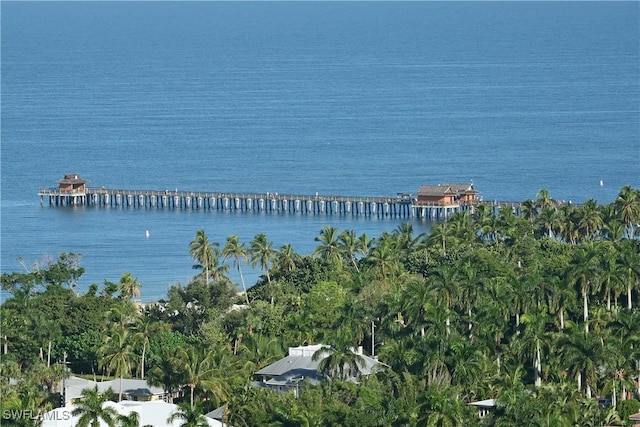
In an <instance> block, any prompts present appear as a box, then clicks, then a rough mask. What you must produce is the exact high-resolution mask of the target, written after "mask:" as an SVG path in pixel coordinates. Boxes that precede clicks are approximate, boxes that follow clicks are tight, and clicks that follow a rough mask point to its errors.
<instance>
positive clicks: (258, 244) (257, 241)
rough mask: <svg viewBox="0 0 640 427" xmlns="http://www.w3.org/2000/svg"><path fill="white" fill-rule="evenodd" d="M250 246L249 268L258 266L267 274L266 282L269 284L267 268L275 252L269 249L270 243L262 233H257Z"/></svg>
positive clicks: (269, 277)
mask: <svg viewBox="0 0 640 427" xmlns="http://www.w3.org/2000/svg"><path fill="white" fill-rule="evenodd" d="M250 246H251V249H250V250H249V258H250V259H251V266H252V267H256V266H260V269H261V270H264V271H265V273H266V274H267V282H268V283H269V284H271V276H270V275H269V268H270V267H271V263H272V262H273V258H274V255H275V250H273V248H272V247H271V246H272V243H271V242H269V241H268V240H267V236H265V235H264V234H263V233H258V234H256V235H255V237H254V238H253V240H252V241H251V243H250Z"/></svg>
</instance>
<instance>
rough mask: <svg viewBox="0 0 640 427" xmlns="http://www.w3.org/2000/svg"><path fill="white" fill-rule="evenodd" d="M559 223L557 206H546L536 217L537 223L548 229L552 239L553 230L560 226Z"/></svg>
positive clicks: (547, 232)
mask: <svg viewBox="0 0 640 427" xmlns="http://www.w3.org/2000/svg"><path fill="white" fill-rule="evenodd" d="M558 223H559V215H558V211H557V210H556V209H555V208H544V209H542V210H541V211H540V213H539V214H538V216H537V217H536V224H538V226H539V227H540V228H541V229H544V230H545V231H546V234H547V237H548V238H550V239H551V238H553V230H554V229H557V228H558ZM541 234H542V233H541Z"/></svg>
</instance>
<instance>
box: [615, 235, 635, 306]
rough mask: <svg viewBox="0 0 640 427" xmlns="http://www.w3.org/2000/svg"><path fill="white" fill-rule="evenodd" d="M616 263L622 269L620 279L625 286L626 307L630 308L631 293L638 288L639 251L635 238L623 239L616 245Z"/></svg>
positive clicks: (631, 304)
mask: <svg viewBox="0 0 640 427" xmlns="http://www.w3.org/2000/svg"><path fill="white" fill-rule="evenodd" d="M618 250H619V253H620V256H619V257H618V265H619V267H620V269H621V270H622V280H623V281H624V283H625V284H626V287H627V308H628V309H629V310H631V309H632V307H633V303H632V301H633V300H632V293H633V292H634V291H636V292H637V291H638V290H639V288H640V253H639V252H638V249H637V246H636V241H635V240H623V241H621V242H620V244H619V246H618Z"/></svg>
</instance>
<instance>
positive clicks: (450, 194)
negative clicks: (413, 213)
mask: <svg viewBox="0 0 640 427" xmlns="http://www.w3.org/2000/svg"><path fill="white" fill-rule="evenodd" d="M478 193H479V191H476V190H475V189H474V188H473V183H471V184H438V185H422V186H421V187H420V189H419V190H418V194H417V201H416V205H426V206H458V205H460V204H468V203H473V202H474V201H475V200H476V195H477V194H478Z"/></svg>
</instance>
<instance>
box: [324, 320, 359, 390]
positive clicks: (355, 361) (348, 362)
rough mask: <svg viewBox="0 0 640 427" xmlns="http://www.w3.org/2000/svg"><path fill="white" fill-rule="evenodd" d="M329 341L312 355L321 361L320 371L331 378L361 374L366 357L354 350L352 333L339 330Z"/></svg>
mask: <svg viewBox="0 0 640 427" xmlns="http://www.w3.org/2000/svg"><path fill="white" fill-rule="evenodd" d="M329 343H330V344H329V345H327V346H323V347H321V348H320V349H319V350H317V351H316V352H315V353H314V354H313V356H312V360H314V361H320V363H319V364H318V371H319V372H320V373H322V374H323V375H325V376H326V377H328V378H331V379H341V380H346V379H347V378H350V377H358V376H360V372H361V371H360V369H361V368H360V367H361V366H364V363H365V359H364V357H362V356H361V355H359V354H357V353H355V352H354V351H353V348H352V342H351V333H350V332H347V331H346V330H338V331H336V334H335V336H334V337H333V338H332V339H330V340H329Z"/></svg>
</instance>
